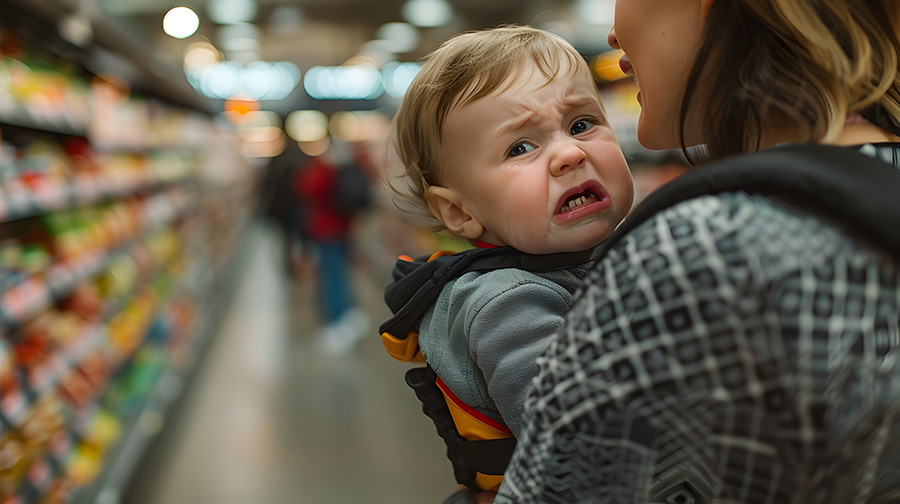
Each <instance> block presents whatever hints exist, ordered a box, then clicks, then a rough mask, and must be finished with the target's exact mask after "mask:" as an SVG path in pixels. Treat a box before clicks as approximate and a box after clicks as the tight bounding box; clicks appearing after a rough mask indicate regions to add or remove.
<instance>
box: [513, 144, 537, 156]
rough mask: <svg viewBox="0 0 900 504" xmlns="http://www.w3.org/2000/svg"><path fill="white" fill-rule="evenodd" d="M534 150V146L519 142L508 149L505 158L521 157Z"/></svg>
mask: <svg viewBox="0 0 900 504" xmlns="http://www.w3.org/2000/svg"><path fill="white" fill-rule="evenodd" d="M534 149H535V146H534V144H532V143H530V142H519V143H517V144H515V145H513V146H512V147H511V148H510V149H509V152H508V153H507V156H508V157H516V156H521V155H522V154H528V153H529V152H531V151H533V150H534Z"/></svg>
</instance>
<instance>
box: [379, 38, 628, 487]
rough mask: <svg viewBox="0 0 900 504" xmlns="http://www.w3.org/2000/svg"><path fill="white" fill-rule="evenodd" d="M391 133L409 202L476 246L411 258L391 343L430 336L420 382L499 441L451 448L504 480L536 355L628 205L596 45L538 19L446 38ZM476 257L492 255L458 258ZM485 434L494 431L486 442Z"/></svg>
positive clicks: (476, 478) (404, 344) (480, 476)
mask: <svg viewBox="0 0 900 504" xmlns="http://www.w3.org/2000/svg"><path fill="white" fill-rule="evenodd" d="M393 132H394V136H393V138H394V141H395V142H394V145H393V147H394V148H395V149H396V151H397V155H398V156H399V158H400V159H401V160H402V163H403V167H404V168H405V172H404V174H403V177H401V178H400V179H399V181H395V182H396V183H395V184H394V187H395V189H396V191H397V192H396V198H395V200H396V201H397V202H398V205H399V206H401V207H404V208H409V209H410V210H411V211H412V210H416V211H417V213H416V215H421V216H427V217H430V218H431V219H432V220H433V221H434V223H435V225H436V226H439V227H441V228H443V229H446V230H447V231H449V232H450V233H452V234H453V235H455V236H458V237H460V238H462V239H465V240H468V241H469V242H470V243H471V245H472V246H474V247H475V248H473V249H470V250H466V251H463V252H459V253H456V254H449V253H447V255H445V256H443V257H434V256H433V259H431V260H429V261H428V262H425V261H422V262H420V263H415V262H414V261H412V260H407V259H405V258H401V260H399V261H398V264H397V266H396V267H395V270H394V271H395V278H397V281H396V282H395V283H394V284H393V285H391V286H390V287H389V288H388V295H387V296H386V298H387V299H388V303H389V305H390V306H391V308H392V310H393V311H394V313H395V314H397V315H396V316H395V317H394V318H392V319H391V320H390V321H388V322H387V323H386V324H385V325H384V331H383V333H388V334H393V335H396V336H399V337H398V338H396V339H395V338H393V337H392V336H385V337H384V341H385V346H386V347H387V348H388V351H389V352H390V353H391V355H392V356H393V357H395V358H397V359H398V360H401V361H407V360H410V359H413V358H415V356H416V354H417V351H416V350H417V348H420V349H421V354H422V355H423V356H424V358H425V360H426V361H427V362H428V364H429V366H430V368H432V369H433V371H434V373H436V376H434V375H433V374H432V373H430V372H427V371H426V372H425V375H424V376H426V377H427V378H424V379H422V380H421V383H422V385H423V386H424V387H435V382H437V383H438V386H440V387H441V391H442V392H443V393H444V394H445V395H446V396H447V397H448V401H452V402H453V404H454V405H457V406H460V405H462V404H463V403H464V405H462V406H460V407H462V408H464V409H465V411H467V413H468V417H467V418H473V419H476V420H477V424H475V425H467V424H465V425H464V424H462V423H457V426H456V427H457V430H458V431H459V434H460V435H462V436H463V437H465V438H467V439H471V440H473V441H472V443H470V444H466V446H469V447H477V446H488V448H486V451H487V453H477V454H473V455H471V456H470V457H469V458H467V459H466V460H465V461H464V462H463V461H462V460H460V459H456V458H454V457H453V454H451V459H452V460H457V461H458V462H459V464H461V465H460V466H458V467H455V469H456V476H457V478H458V479H459V480H460V483H464V484H466V485H469V486H471V487H473V488H482V489H495V490H496V488H497V487H498V486H499V482H500V476H499V475H500V474H502V472H503V467H504V466H505V461H504V463H502V464H501V463H499V461H502V460H503V455H502V453H504V452H503V450H501V449H499V448H498V445H500V444H501V443H500V442H498V441H500V439H503V440H505V441H504V443H505V445H506V446H508V447H511V446H513V444H514V439H513V436H515V435H517V434H518V432H519V424H520V419H521V415H522V404H523V402H524V399H525V394H526V392H527V390H528V387H529V385H530V383H531V380H532V379H533V378H534V375H535V373H536V372H537V364H536V363H535V358H536V357H537V356H538V355H539V354H540V353H541V352H542V351H543V350H544V349H545V348H546V345H547V343H548V341H549V339H550V337H551V336H552V335H553V332H554V331H555V330H556V329H557V327H559V325H560V324H561V323H562V317H563V315H564V314H565V313H566V311H568V309H569V307H570V306H571V305H572V302H573V296H574V294H575V292H576V291H577V290H578V289H579V288H580V287H581V279H582V277H583V275H584V273H585V271H586V270H587V268H588V266H589V264H587V263H589V261H590V251H591V249H592V248H593V247H594V246H595V245H597V244H598V243H600V242H601V241H603V239H604V238H606V237H607V236H608V235H609V234H610V233H611V232H612V231H613V230H614V229H615V228H616V226H617V225H618V224H619V222H621V220H622V218H624V217H625V215H626V214H627V213H628V211H629V210H630V209H631V201H632V197H633V194H634V187H633V184H632V179H631V173H630V172H629V170H628V165H627V164H626V163H625V158H624V157H623V155H622V151H621V149H620V147H619V143H618V140H617V139H616V136H615V133H614V132H613V130H612V128H611V127H610V124H609V121H608V120H607V118H606V114H605V112H604V110H603V105H602V104H601V103H600V97H599V94H598V92H597V89H596V86H595V84H594V81H593V79H592V78H591V74H590V69H589V68H588V66H587V64H586V63H585V61H584V59H583V58H582V57H581V55H579V54H578V52H577V51H576V50H575V48H574V47H572V45H571V44H569V43H568V42H566V41H565V40H564V39H563V38H561V37H559V36H557V35H554V34H552V33H550V32H546V31H543V30H539V29H537V28H532V27H522V26H507V27H501V28H496V29H491V30H483V31H477V32H468V33H464V34H460V35H457V36H456V37H453V38H451V39H450V40H449V41H447V42H446V43H444V44H443V45H442V46H441V47H440V48H438V49H437V50H436V51H434V52H433V53H431V54H430V55H429V57H428V60H427V61H426V63H425V64H424V65H423V67H422V70H421V71H420V72H419V74H418V75H417V76H416V78H415V79H414V80H413V82H412V84H411V85H410V87H409V89H408V90H407V92H406V94H405V96H404V98H403V103H402V104H401V105H400V109H399V110H398V111H397V115H396V117H395V122H394V131H393ZM406 205H408V206H406ZM585 251H586V253H585ZM565 253H571V254H568V255H566V254H565ZM436 255H437V254H436ZM469 258H473V262H474V264H476V265H477V264H481V263H479V258H487V259H486V261H488V262H489V266H482V267H478V268H475V269H473V270H471V271H461V270H460V269H459V268H455V269H454V268H452V267H449V266H447V267H446V268H445V265H450V264H463V263H465V261H468V260H469ZM564 258H565V260H563V259H564ZM501 259H502V260H501ZM431 268H435V269H434V273H432V272H431ZM444 269H450V270H451V271H454V272H457V273H458V276H457V275H456V274H447V275H443V276H441V275H440V274H439V272H440V271H442V270H444ZM423 273H424V274H423ZM401 277H402V278H401ZM429 289H431V290H432V291H436V292H435V294H434V295H433V296H432V297H430V298H429V297H427V295H426V296H425V297H426V298H428V299H429V301H428V302H425V301H422V298H423V292H424V291H426V290H429ZM413 328H415V329H417V331H418V333H417V339H416V337H413V336H408V334H409V331H410V330H411V329H413ZM417 345H418V346H417ZM398 348H399V350H398ZM408 376H409V375H408ZM417 382H418V380H417ZM398 385H399V384H398ZM440 394H441V392H437V393H436V395H437V396H438V397H439V396H440ZM436 423H440V420H436ZM486 432H492V433H494V434H495V437H496V438H497V439H494V441H495V443H493V444H490V445H488V444H486V443H479V442H478V441H474V440H476V439H477V440H483V439H484V438H485V436H486V434H485V433H486ZM455 435H456V434H455V432H454V433H453V435H452V436H451V438H450V439H449V441H448V442H449V446H450V447H451V450H452V447H453V446H455V445H456V441H457V440H456V439H455ZM473 451H474V450H473ZM510 452H511V450H509V451H506V452H505V453H506V457H508V456H509V453H510ZM470 453H472V452H470ZM485 460H490V461H498V462H492V463H491V464H490V465H491V466H493V467H490V468H487V465H485V463H484V461H485ZM479 468H482V469H479ZM463 474H469V475H472V479H470V478H468V477H465V476H462V475H463Z"/></svg>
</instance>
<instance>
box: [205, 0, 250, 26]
mask: <svg viewBox="0 0 900 504" xmlns="http://www.w3.org/2000/svg"><path fill="white" fill-rule="evenodd" d="M256 10H257V9H256V2H255V1H254V0H210V1H209V5H208V6H207V8H206V12H207V13H208V14H209V17H210V19H212V20H213V21H215V22H216V23H218V24H222V25H229V24H237V23H248V22H250V21H253V19H254V18H256Z"/></svg>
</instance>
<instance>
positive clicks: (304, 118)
mask: <svg viewBox="0 0 900 504" xmlns="http://www.w3.org/2000/svg"><path fill="white" fill-rule="evenodd" d="M284 130H285V132H286V133H287V134H288V136H289V137H291V138H293V139H294V140H295V141H297V142H318V141H319V140H322V139H323V138H325V137H327V136H328V118H327V117H326V116H325V114H324V113H322V112H321V111H319V110H295V111H293V112H291V113H290V114H288V115H287V117H286V118H285V119H284Z"/></svg>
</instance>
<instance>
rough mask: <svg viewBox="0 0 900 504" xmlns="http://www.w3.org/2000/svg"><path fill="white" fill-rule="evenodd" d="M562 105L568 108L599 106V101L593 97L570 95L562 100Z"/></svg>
mask: <svg viewBox="0 0 900 504" xmlns="http://www.w3.org/2000/svg"><path fill="white" fill-rule="evenodd" d="M562 104H563V105H565V106H566V107H569V108H577V107H587V106H597V107H599V106H600V102H599V100H597V98H596V97H595V96H590V95H572V96H566V97H564V98H563V99H562Z"/></svg>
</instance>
